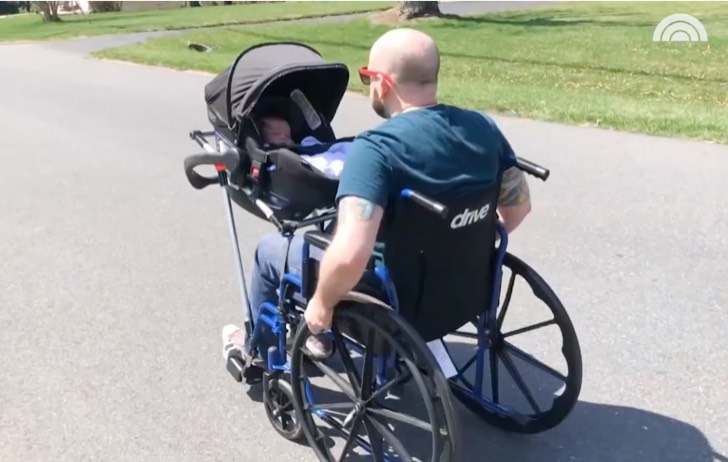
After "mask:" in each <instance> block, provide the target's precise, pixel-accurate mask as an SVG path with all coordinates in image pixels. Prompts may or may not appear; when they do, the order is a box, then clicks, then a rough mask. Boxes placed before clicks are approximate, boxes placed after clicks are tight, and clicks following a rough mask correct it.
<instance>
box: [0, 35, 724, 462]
mask: <svg viewBox="0 0 728 462" xmlns="http://www.w3.org/2000/svg"><path fill="white" fill-rule="evenodd" d="M76 51H77V50H73V49H65V48H63V47H59V46H58V45H13V46H0V89H2V90H1V91H2V99H1V100H0V101H2V102H1V103H0V139H1V140H2V142H0V146H1V148H0V159H1V161H2V166H3V167H2V169H1V170H0V198H2V199H0V262H2V264H1V265H0V290H1V292H0V293H1V294H2V295H1V296H0V339H2V341H0V358H2V363H1V364H2V366H1V367H0V460H2V461H8V462H27V461H44V462H45V461H54V462H56V461H58V462H60V461H74V462H77V461H90V460H99V461H112V460H113V461H155V462H156V461H195V462H197V461H221V460H223V461H224V460H245V461H247V460H250V461H253V460H264V459H267V460H275V461H281V462H287V461H303V460H305V461H309V460H313V455H312V453H311V452H310V450H309V449H307V448H306V447H305V446H297V445H294V444H292V443H288V442H286V441H285V440H283V439H281V438H280V437H278V436H277V435H276V434H275V433H274V431H273V430H272V429H271V428H270V426H269V424H268V422H267V420H266V418H265V414H264V411H263V408H262V405H261V404H260V403H258V402H255V401H254V400H252V399H251V398H250V397H248V395H247V394H246V392H245V390H244V388H243V387H241V386H240V385H239V384H237V383H236V382H234V381H233V380H232V379H231V378H230V377H229V375H228V373H227V372H226V371H225V369H224V367H223V362H222V358H221V354H220V348H221V345H220V328H221V327H222V326H223V325H224V324H226V323H228V322H239V321H240V315H239V313H240V302H239V292H238V289H237V287H236V286H235V281H236V279H235V275H234V273H233V265H232V257H231V253H230V244H229V241H228V236H227V225H226V221H225V215H224V213H223V206H222V201H221V198H220V195H219V191H217V190H215V189H209V190H205V191H202V192H200V191H196V190H194V189H192V188H191V187H190V186H189V185H188V184H187V182H186V179H185V177H184V175H183V172H182V160H183V158H184V157H185V156H186V155H188V154H191V153H194V152H196V151H197V148H196V146H195V145H194V144H193V143H192V142H191V141H190V140H189V138H188V137H187V134H188V132H189V130H191V129H196V128H203V129H204V128H207V127H208V124H207V120H206V115H205V106H204V101H203V85H204V84H205V83H206V82H207V81H208V80H209V77H208V76H205V75H200V74H194V73H183V72H176V71H172V70H165V69H157V68H149V67H142V66H136V65H127V64H120V63H112V62H102V61H95V60H90V59H87V58H85V57H84V56H83V55H82V54H79V53H77V52H76ZM496 120H497V121H498V122H499V123H500V125H501V127H502V128H503V130H504V132H505V133H506V134H507V136H508V137H509V139H510V140H511V142H512V144H513V146H514V147H515V149H516V150H517V152H519V153H520V154H521V155H523V156H525V157H527V158H530V159H532V160H534V161H536V162H538V163H541V164H543V165H546V166H548V167H549V168H550V169H551V170H552V176H551V178H550V179H549V181H548V182H546V183H543V184H542V183H540V182H538V181H534V180H532V181H531V185H532V190H533V195H534V207H535V209H534V212H533V214H532V216H531V217H530V218H529V219H528V221H527V222H526V223H525V224H524V225H523V227H522V228H521V229H519V230H518V231H517V232H516V233H515V234H514V235H513V237H512V242H511V249H512V251H513V252H514V253H516V254H517V255H519V256H521V257H522V258H523V259H525V260H526V261H527V262H529V263H530V264H532V265H533V266H534V267H535V268H536V269H537V270H538V271H539V273H541V274H542V275H543V276H544V277H545V278H546V280H547V281H548V282H549V283H550V284H551V285H552V287H554V289H555V290H556V292H557V293H558V294H559V296H560V297H561V299H562V301H563V302H564V304H565V305H566V306H567V308H568V310H569V312H570V314H571V316H572V319H573V321H574V323H575V325H576V328H577V331H578V333H579V336H580V340H581V345H582V354H583V357H584V385H583V391H582V394H581V400H580V403H579V404H578V405H577V408H576V409H575V410H574V412H573V414H572V415H571V416H570V417H569V419H568V420H567V421H565V422H564V423H563V424H562V425H561V426H560V427H558V428H556V429H554V430H552V431H550V432H547V433H544V434H541V435H535V436H530V437H521V436H514V435H504V434H502V433H500V432H498V431H496V430H494V429H492V428H490V427H488V426H486V425H485V424H482V423H480V422H479V421H478V420H477V419H476V418H474V417H473V416H472V415H471V414H469V413H467V412H465V411H462V412H461V413H460V417H461V419H462V422H463V428H465V432H466V439H467V440H468V451H467V452H468V457H467V459H466V460H468V461H494V462H501V461H503V462H510V461H519V462H537V461H538V462H541V461H546V462H557V461H558V462H561V461H579V462H587V461H588V462H611V461H615V462H637V461H640V462H641V461H645V462H648V461H649V462H655V461H661V462H662V461H666V462H667V461H675V462H677V461H680V462H683V461H684V462H706V461H711V460H714V459H713V457H715V458H716V460H726V459H725V456H726V455H727V454H728V423H726V422H728V393H726V389H727V384H728V339H726V336H725V335H724V332H725V329H726V326H728V314H727V312H728V311H727V309H728V292H727V290H726V284H725V280H726V279H725V273H724V271H725V269H726V265H725V262H726V261H728V236H727V235H726V234H725V232H724V230H725V229H726V226H728V217H727V215H726V210H728V196H726V194H725V183H724V181H725V178H726V177H727V176H728V161H726V159H728V147H727V146H720V145H713V144H708V143H700V142H689V141H681V140H674V139H665V138H654V137H648V136H642V135H635V134H624V133H617V132H612V131H606V130H598V129H592V128H581V127H567V126H561V125H557V124H548V123H541V122H534V121H529V120H519V119H511V118H503V117H496ZM377 122H378V119H377V117H376V116H375V115H374V114H373V112H372V111H371V109H370V107H369V106H368V103H367V102H366V101H365V100H363V99H361V98H357V97H347V98H346V99H345V101H344V102H343V104H342V107H341V110H340V111H339V114H338V116H337V118H336V120H335V128H336V129H337V132H338V133H339V134H340V135H342V136H344V135H349V134H354V133H356V132H358V131H360V130H362V129H365V128H367V127H370V126H372V125H373V124H375V123H377ZM237 221H238V226H239V227H240V229H241V232H242V233H243V235H242V238H241V240H242V242H241V244H242V246H243V250H244V260H245V261H246V262H250V259H251V250H252V248H253V246H254V244H255V242H256V240H257V238H258V237H259V236H261V235H262V233H264V232H267V231H270V230H272V227H271V226H270V225H267V224H266V223H264V222H262V221H259V220H256V219H253V218H250V217H248V216H244V215H243V214H242V213H239V214H238V218H237Z"/></svg>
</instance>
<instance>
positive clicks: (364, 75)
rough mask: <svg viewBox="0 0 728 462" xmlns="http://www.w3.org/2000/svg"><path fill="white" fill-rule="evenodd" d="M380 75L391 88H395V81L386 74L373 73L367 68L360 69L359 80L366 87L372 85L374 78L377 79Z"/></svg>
mask: <svg viewBox="0 0 728 462" xmlns="http://www.w3.org/2000/svg"><path fill="white" fill-rule="evenodd" d="M378 75H381V76H382V78H383V79H384V81H385V82H387V83H388V84H389V85H390V86H394V79H393V78H392V76H391V75H389V74H387V73H386V72H379V71H371V70H369V69H367V67H366V66H362V67H360V68H359V78H360V79H361V83H363V84H364V85H369V84H370V83H372V77H376V76H378Z"/></svg>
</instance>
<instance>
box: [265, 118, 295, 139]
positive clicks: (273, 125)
mask: <svg viewBox="0 0 728 462" xmlns="http://www.w3.org/2000/svg"><path fill="white" fill-rule="evenodd" d="M263 140H264V141H265V142H266V143H271V144H277V145H283V146H288V145H290V144H293V140H292V139H291V126H290V125H288V122H286V121H285V120H283V119H278V118H275V117H268V118H266V119H264V120H263Z"/></svg>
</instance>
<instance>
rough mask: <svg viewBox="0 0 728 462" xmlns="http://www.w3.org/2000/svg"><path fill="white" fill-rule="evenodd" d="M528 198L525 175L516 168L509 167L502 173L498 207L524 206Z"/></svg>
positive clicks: (528, 192)
mask: <svg viewBox="0 0 728 462" xmlns="http://www.w3.org/2000/svg"><path fill="white" fill-rule="evenodd" d="M529 198H530V191H529V189H528V183H527V182H526V175H525V174H524V173H523V172H522V171H521V170H519V169H518V168H517V167H511V168H509V169H508V170H506V171H505V172H503V179H502V181H501V190H500V196H499V197H498V205H501V206H504V207H511V206H514V205H522V204H525V203H526V202H527V201H528V200H529Z"/></svg>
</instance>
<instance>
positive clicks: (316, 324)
mask: <svg viewBox="0 0 728 462" xmlns="http://www.w3.org/2000/svg"><path fill="white" fill-rule="evenodd" d="M303 317H304V318H305V319H306V324H307V325H308V330H309V331H311V333H312V334H314V335H315V334H319V333H321V332H323V331H326V330H329V329H331V322H332V320H333V318H334V307H333V306H331V307H329V306H325V305H324V304H323V302H322V301H321V300H320V299H319V298H318V297H316V296H315V295H314V296H313V297H312V298H311V300H310V301H309V303H308V306H307V307H306V312H305V313H304V315H303Z"/></svg>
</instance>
